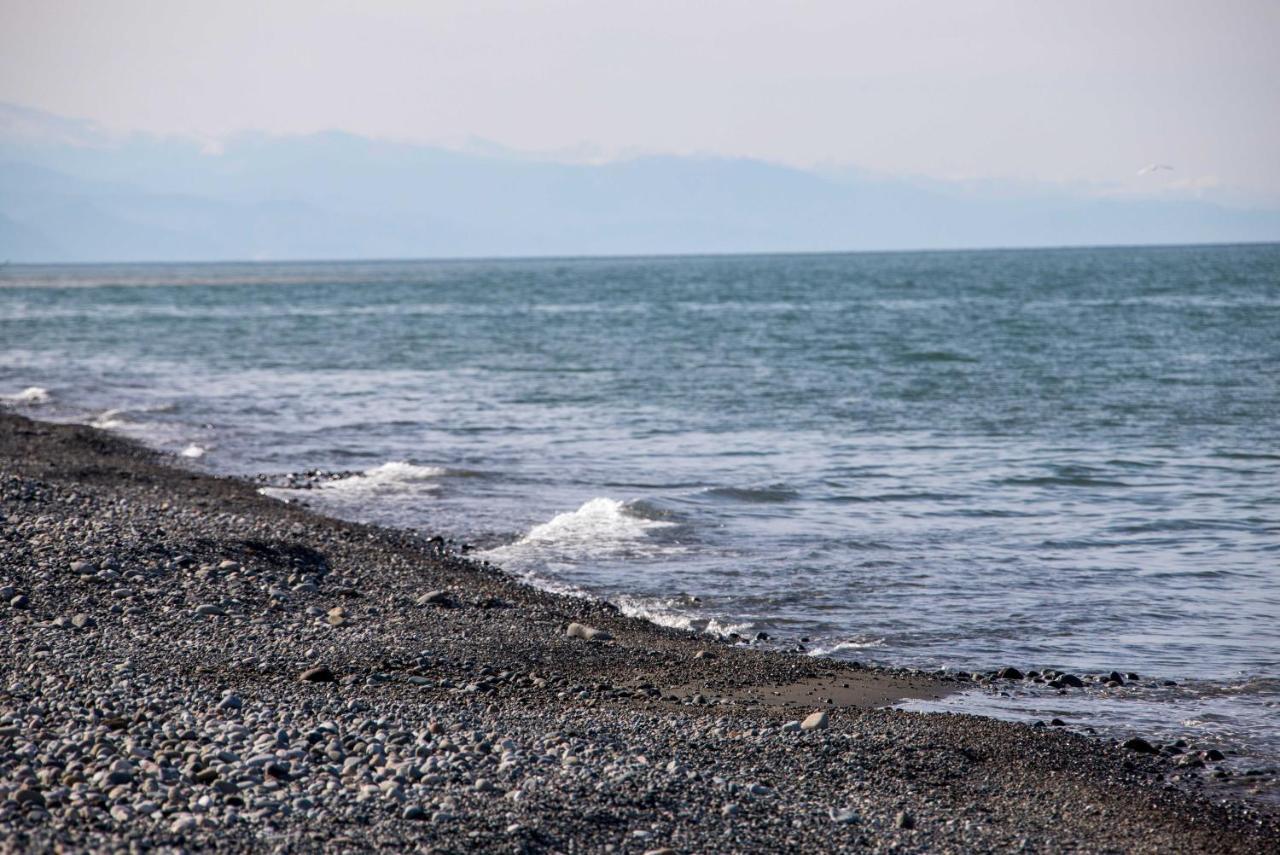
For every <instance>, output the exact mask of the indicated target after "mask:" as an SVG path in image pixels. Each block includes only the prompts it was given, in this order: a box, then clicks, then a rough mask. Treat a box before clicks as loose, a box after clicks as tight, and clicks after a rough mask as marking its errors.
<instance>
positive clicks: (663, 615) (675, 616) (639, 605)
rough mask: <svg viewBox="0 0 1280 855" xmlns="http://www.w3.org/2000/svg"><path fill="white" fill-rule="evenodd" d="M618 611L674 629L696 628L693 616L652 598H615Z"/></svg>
mask: <svg viewBox="0 0 1280 855" xmlns="http://www.w3.org/2000/svg"><path fill="white" fill-rule="evenodd" d="M613 602H614V604H615V605H617V607H618V611H620V612H622V613H623V614H624V615H626V616H627V617H633V618H640V619H641V620H647V621H649V623H656V624H657V625H658V626H669V627H671V628H672V629H695V628H696V627H694V624H693V618H692V617H690V616H688V615H682V614H680V613H679V612H677V611H674V610H673V609H671V608H669V607H667V606H664V605H662V604H661V603H658V602H655V601H651V600H639V599H636V598H635V597H626V596H623V597H617V598H616V599H614V601H613Z"/></svg>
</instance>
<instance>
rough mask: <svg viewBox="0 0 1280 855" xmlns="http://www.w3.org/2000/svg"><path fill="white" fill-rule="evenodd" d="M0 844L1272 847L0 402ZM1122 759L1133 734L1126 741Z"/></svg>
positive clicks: (1059, 732)
mask: <svg viewBox="0 0 1280 855" xmlns="http://www.w3.org/2000/svg"><path fill="white" fill-rule="evenodd" d="M0 503H2V505H0V588H2V589H3V591H2V592H0V593H3V598H2V599H3V601H2V602H0V847H3V848H4V849H6V850H8V851H48V850H81V849H88V850H103V849H112V850H117V849H126V848H133V847H136V848H161V849H170V848H172V849H199V848H206V847H208V848H211V847H214V846H216V847H217V848H219V849H225V850H254V851H262V850H267V849H270V850H294V851H312V850H317V849H326V850H335V851H337V850H341V851H347V850H362V849H369V848H384V847H385V848H396V849H426V850H439V851H563V852H582V851H590V852H598V851H601V852H636V853H645V852H662V851H675V852H737V851H807V852H826V851H843V850H857V849H873V850H890V849H892V850H897V851H930V852H937V851H991V850H998V851H1037V852H1058V851H1115V852H1134V851H1142V852H1173V851H1186V852H1255V851H1256V852H1264V851H1265V852H1275V851H1277V841H1278V840H1280V827H1278V826H1277V823H1276V817H1275V816H1274V815H1273V814H1272V813H1270V812H1267V811H1265V810H1264V809H1262V808H1259V807H1257V806H1251V805H1249V804H1247V803H1244V802H1239V801H1232V800H1225V801H1223V800H1219V801H1214V800H1211V799H1209V798H1207V797H1204V796H1199V795H1196V794H1195V793H1192V792H1188V791H1184V790H1182V789H1179V788H1176V787H1174V786H1171V785H1170V784H1169V783H1168V780H1167V779H1168V777H1169V775H1170V773H1171V772H1172V771H1173V769H1174V767H1173V760H1172V759H1171V758H1169V757H1165V756H1162V755H1158V754H1152V753H1147V752H1145V751H1143V750H1133V747H1130V748H1125V747H1123V746H1119V745H1114V744H1111V743H1108V742H1103V741H1100V740H1095V739H1090V738H1088V737H1086V736H1083V735H1080V734H1076V733H1070V732H1066V731H1065V730H1064V729H1062V728H1033V727H1030V726H1027V725H1022V724H1013V723H1007V722H998V721H994V720H989V719H982V718H975V717H968V716H954V715H941V714H921V713H909V712H903V711H897V710H889V709H884V708H883V707H884V706H885V705H887V704H891V703H893V702H894V701H895V700H897V699H900V698H908V697H916V698H928V697H937V696H940V695H942V694H944V693H947V692H949V691H954V690H956V689H957V687H959V686H962V685H963V683H959V682H956V681H955V680H954V679H952V678H942V677H937V676H929V675H922V674H917V673H909V672H905V671H892V670H878V669H870V668H861V667H856V666H854V665H850V664H844V663H839V662H835V661H831V660H824V659H815V658H811V657H807V656H802V655H793V654H787V653H781V652H769V651H764V650H760V649H758V648H757V647H754V646H752V645H750V644H746V643H738V644H735V643H731V642H730V641H728V640H718V639H713V638H711V637H709V636H705V635H703V636H697V635H693V634H691V633H688V632H681V631H677V630H671V629H665V628H661V627H657V626H654V625H652V624H649V623H646V622H643V621H639V620H635V619H631V618H626V617H623V616H621V615H620V614H618V612H617V610H616V609H614V608H613V607H611V606H609V605H608V604H607V603H599V602H592V601H588V600H584V599H578V598H571V597H562V596H557V595H553V594H549V593H546V592H542V591H538V590H535V589H532V588H530V587H528V586H525V585H523V584H521V583H519V582H517V581H515V580H513V579H512V578H510V577H508V576H507V575H505V574H504V573H502V572H501V571H500V570H499V569H498V568H495V567H491V566H488V565H484V564H480V563H476V562H473V561H470V560H468V559H466V558H465V557H463V556H461V555H459V554H457V553H456V552H455V551H454V550H453V548H452V546H451V544H450V543H449V542H448V541H446V540H444V539H443V538H440V537H428V536H426V535H423V534H417V533H408V532H401V531H394V530H388V529H381V528H376V527H370V526H364V525H357V524H352V523H347V522H342V521H337V520H332V519H328V518H325V517H322V516H319V515H316V514H313V513H311V512H309V511H307V510H305V509H303V508H300V507H297V506H294V505H289V504H285V503H283V502H280V501H277V500H275V499H271V498H268V497H265V496H262V495H260V494H259V493H258V491H257V489H256V487H255V485H253V484H251V483H249V482H247V481H242V480H237V479H230V478H216V477H211V476H208V475H205V474H199V473H195V472H191V471H188V470H185V469H183V468H181V467H180V465H179V464H178V463H177V462H176V461H174V460H173V459H167V458H165V457H163V456H161V455H158V454H156V453H154V452H152V451H149V450H146V449H144V448H142V447H141V446H139V445H137V444H134V443H132V442H129V441H127V440H124V439H121V438H118V437H115V436H112V435H109V434H106V433H103V432H101V431H98V430H95V429H93V428H89V427H83V426H76V425H55V424H47V423H40V422H33V421H30V420H28V419H26V418H24V417H22V416H19V415H16V414H10V413H0ZM1138 747H1139V748H1141V746H1138Z"/></svg>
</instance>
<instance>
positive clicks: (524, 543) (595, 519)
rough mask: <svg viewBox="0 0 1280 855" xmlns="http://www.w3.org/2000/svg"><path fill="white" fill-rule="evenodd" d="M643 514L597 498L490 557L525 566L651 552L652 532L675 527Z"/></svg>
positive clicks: (532, 530)
mask: <svg viewBox="0 0 1280 855" xmlns="http://www.w3.org/2000/svg"><path fill="white" fill-rule="evenodd" d="M642 513H643V509H640V508H637V507H635V506H634V505H632V504H629V503H627V502H622V501H619V500H617V499H609V498H605V497H597V498H594V499H591V500H590V501H588V502H585V503H584V504H583V505H582V507H580V508H578V509H577V510H576V511H567V512H565V513H562V514H557V515H556V516H554V517H552V518H551V519H550V520H549V521H547V522H545V523H541V524H539V525H535V526H534V527H533V528H531V529H529V531H528V533H527V534H525V535H524V537H522V538H520V539H519V540H517V541H516V542H515V543H511V544H508V545H507V546H499V547H497V548H495V549H491V550H489V551H488V552H487V553H486V555H487V557H489V558H490V560H495V561H511V560H515V561H518V562H523V561H528V560H537V559H539V558H542V557H554V556H562V557H564V556H572V557H575V558H580V557H585V556H588V555H599V554H602V553H603V554H609V553H627V554H632V553H644V552H647V551H649V550H648V549H646V548H645V547H644V542H645V541H646V540H647V539H648V538H649V535H650V533H651V532H653V531H655V530H657V529H663V528H670V527H672V526H674V525H675V523H673V522H670V521H668V520H664V519H654V518H653V517H654V516H655V515H653V514H649V515H642Z"/></svg>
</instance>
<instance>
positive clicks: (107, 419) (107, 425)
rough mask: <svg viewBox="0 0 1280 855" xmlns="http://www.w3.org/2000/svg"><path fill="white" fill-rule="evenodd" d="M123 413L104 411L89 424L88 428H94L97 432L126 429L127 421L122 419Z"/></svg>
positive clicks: (119, 411) (121, 411) (122, 411)
mask: <svg viewBox="0 0 1280 855" xmlns="http://www.w3.org/2000/svg"><path fill="white" fill-rule="evenodd" d="M124 413H125V411H124V410H104V411H103V412H102V413H100V414H99V415H98V416H97V417H95V418H94V419H93V420H92V421H90V422H89V427H95V428H98V429H99V430H116V429H119V428H122V427H127V426H128V425H129V421H128V420H127V419H125V418H122V416H123V415H124Z"/></svg>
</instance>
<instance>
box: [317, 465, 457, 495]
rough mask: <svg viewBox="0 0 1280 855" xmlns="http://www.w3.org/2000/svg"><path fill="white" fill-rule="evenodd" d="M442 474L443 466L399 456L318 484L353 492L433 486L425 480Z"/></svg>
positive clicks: (401, 489) (325, 487)
mask: <svg viewBox="0 0 1280 855" xmlns="http://www.w3.org/2000/svg"><path fill="white" fill-rule="evenodd" d="M444 474H445V470H444V469H442V468H440V467H439V466H418V465H417V464H414V463H408V462H405V461H403V460H393V461H390V462H388V463H383V464H382V465H381V466H375V467H374V468H372V469H367V470H365V471H364V472H362V473H360V474H359V475H351V476H349V477H347V478H338V479H336V480H334V481H325V482H323V483H322V484H320V488H321V489H322V490H337V491H343V492H357V493H361V492H400V491H404V490H410V489H424V488H425V489H435V486H436V485H434V484H431V483H429V482H430V481H431V480H432V479H433V478H439V477H440V476H441V475H444Z"/></svg>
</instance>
